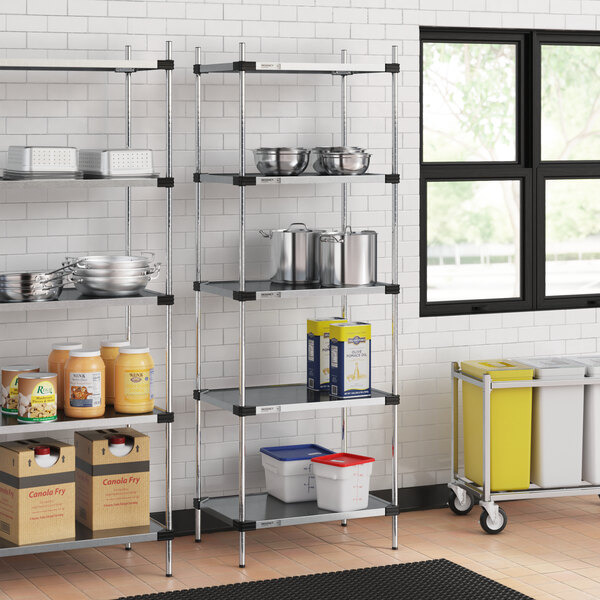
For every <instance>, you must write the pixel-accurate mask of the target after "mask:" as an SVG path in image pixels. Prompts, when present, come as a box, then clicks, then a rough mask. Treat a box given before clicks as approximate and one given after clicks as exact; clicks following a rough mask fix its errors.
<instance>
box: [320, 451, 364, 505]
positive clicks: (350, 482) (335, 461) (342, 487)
mask: <svg viewBox="0 0 600 600" xmlns="http://www.w3.org/2000/svg"><path fill="white" fill-rule="evenodd" d="M374 461H375V459H374V458H371V457H369V456H359V455H358V454H346V453H345V452H339V453H337V454H330V455H329V456H321V457H319V458H313V459H312V462H313V469H314V473H315V480H316V483H317V506H318V507H319V508H321V509H323V510H331V511H333V512H348V511H352V510H361V509H363V508H367V506H368V505H369V484H370V480H371V470H372V468H373V465H372V463H373V462H374Z"/></svg>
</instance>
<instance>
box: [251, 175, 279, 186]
mask: <svg viewBox="0 0 600 600" xmlns="http://www.w3.org/2000/svg"><path fill="white" fill-rule="evenodd" d="M256 180H257V181H258V182H259V183H262V184H267V185H269V184H272V185H279V184H280V183H281V177H257V178H256Z"/></svg>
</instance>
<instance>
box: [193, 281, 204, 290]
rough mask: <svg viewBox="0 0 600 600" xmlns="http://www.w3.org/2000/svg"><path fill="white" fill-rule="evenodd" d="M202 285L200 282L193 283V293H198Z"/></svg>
mask: <svg viewBox="0 0 600 600" xmlns="http://www.w3.org/2000/svg"><path fill="white" fill-rule="evenodd" d="M201 284H202V282H201V281H194V291H195V292H199V291H200V285H201Z"/></svg>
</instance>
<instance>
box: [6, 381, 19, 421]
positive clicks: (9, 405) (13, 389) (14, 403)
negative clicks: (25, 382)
mask: <svg viewBox="0 0 600 600" xmlns="http://www.w3.org/2000/svg"><path fill="white" fill-rule="evenodd" d="M7 391H8V393H6V392H7ZM18 410H19V376H18V375H15V376H14V377H13V378H12V379H11V380H10V385H9V387H8V390H6V389H3V390H2V412H5V413H13V414H16V413H17V412H18Z"/></svg>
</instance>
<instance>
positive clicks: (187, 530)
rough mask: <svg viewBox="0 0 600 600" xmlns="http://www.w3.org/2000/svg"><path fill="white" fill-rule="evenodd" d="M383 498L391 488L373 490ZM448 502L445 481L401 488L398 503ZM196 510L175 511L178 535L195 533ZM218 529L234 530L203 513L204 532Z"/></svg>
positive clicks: (411, 506)
mask: <svg viewBox="0 0 600 600" xmlns="http://www.w3.org/2000/svg"><path fill="white" fill-rule="evenodd" d="M371 493H372V494H373V495H374V496H378V497H379V498H382V499H383V500H388V501H389V502H391V500H392V491H391V490H378V491H374V492H371ZM447 504H448V486H447V485H446V484H444V483H439V484H436V485H422V486H418V487H410V488H399V489H398V505H399V506H400V512H409V511H412V510H430V509H432V508H443V507H444V506H447ZM194 513H195V511H194V509H193V508H187V509H183V510H175V511H173V531H174V532H175V535H176V536H184V535H195V532H196V525H195V514H194ZM151 517H152V518H153V519H156V520H157V521H160V522H161V523H164V513H152V515H151ZM216 531H233V530H232V529H231V527H229V526H228V525H227V524H226V523H224V522H223V521H220V520H219V519H217V518H216V517H213V516H211V515H208V514H206V513H202V533H214V532H216Z"/></svg>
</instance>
